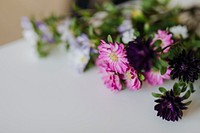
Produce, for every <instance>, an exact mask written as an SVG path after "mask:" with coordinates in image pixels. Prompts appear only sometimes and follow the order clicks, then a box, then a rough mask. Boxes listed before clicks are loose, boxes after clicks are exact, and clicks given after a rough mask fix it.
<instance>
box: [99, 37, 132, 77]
mask: <svg viewBox="0 0 200 133" xmlns="http://www.w3.org/2000/svg"><path fill="white" fill-rule="evenodd" d="M98 49H99V57H98V58H99V59H100V60H103V61H105V62H107V63H108V64H109V66H110V68H111V70H112V71H114V72H116V73H120V74H123V73H124V72H126V70H127V69H128V60H127V59H126V51H125V49H124V45H123V44H118V43H115V44H113V43H110V44H108V43H106V42H104V41H103V40H102V41H101V44H100V46H99V47H98Z"/></svg>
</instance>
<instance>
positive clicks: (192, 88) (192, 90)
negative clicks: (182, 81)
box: [189, 83, 195, 93]
mask: <svg viewBox="0 0 200 133" xmlns="http://www.w3.org/2000/svg"><path fill="white" fill-rule="evenodd" d="M189 88H190V91H191V92H192V93H194V92H195V89H194V85H193V83H189Z"/></svg>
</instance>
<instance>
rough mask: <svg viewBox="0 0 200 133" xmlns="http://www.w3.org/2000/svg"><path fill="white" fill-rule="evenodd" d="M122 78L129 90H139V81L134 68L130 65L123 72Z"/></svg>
mask: <svg viewBox="0 0 200 133" xmlns="http://www.w3.org/2000/svg"><path fill="white" fill-rule="evenodd" d="M123 79H124V80H125V82H126V86H127V87H128V88H129V89H130V90H139V89H140V88H141V81H140V80H139V78H138V75H137V72H136V70H134V69H133V68H132V67H130V68H129V69H128V71H127V72H125V73H124V75H123Z"/></svg>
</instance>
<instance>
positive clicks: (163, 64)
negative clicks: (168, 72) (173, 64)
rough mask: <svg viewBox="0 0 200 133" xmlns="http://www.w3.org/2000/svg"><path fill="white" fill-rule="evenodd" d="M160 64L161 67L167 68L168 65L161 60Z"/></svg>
mask: <svg viewBox="0 0 200 133" xmlns="http://www.w3.org/2000/svg"><path fill="white" fill-rule="evenodd" d="M160 64H161V65H162V66H163V67H167V66H168V63H167V62H166V61H165V60H162V59H160Z"/></svg>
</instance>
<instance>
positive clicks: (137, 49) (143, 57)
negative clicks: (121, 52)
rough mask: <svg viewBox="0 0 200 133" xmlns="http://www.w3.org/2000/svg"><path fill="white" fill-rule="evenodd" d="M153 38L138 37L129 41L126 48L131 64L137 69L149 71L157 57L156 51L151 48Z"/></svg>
mask: <svg viewBox="0 0 200 133" xmlns="http://www.w3.org/2000/svg"><path fill="white" fill-rule="evenodd" d="M150 44H151V39H148V40H145V39H142V38H136V39H135V40H134V41H131V42H129V43H128V46H127V48H126V51H127V58H128V61H129V63H130V65H131V66H132V67H133V68H134V69H136V70H144V71H149V70H150V69H151V67H152V65H153V59H154V58H156V53H155V51H154V50H153V49H152V48H151V46H150Z"/></svg>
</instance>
